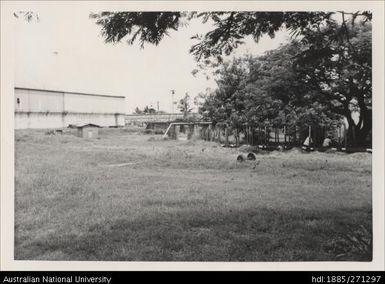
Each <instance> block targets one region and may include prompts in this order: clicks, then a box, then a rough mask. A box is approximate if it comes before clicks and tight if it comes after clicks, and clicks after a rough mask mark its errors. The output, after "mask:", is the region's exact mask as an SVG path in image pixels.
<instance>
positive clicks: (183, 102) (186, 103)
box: [178, 93, 192, 118]
mask: <svg viewBox="0 0 385 284" xmlns="http://www.w3.org/2000/svg"><path fill="white" fill-rule="evenodd" d="M178 109H179V110H180V112H182V113H183V117H184V118H186V117H187V115H188V114H189V113H190V112H191V111H192V108H191V103H190V96H189V94H188V93H186V94H185V96H184V97H183V98H182V99H180V101H179V104H178Z"/></svg>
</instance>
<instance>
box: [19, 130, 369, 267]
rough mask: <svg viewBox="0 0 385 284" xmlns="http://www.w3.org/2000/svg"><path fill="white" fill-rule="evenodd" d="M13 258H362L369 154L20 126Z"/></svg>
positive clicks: (366, 245)
mask: <svg viewBox="0 0 385 284" xmlns="http://www.w3.org/2000/svg"><path fill="white" fill-rule="evenodd" d="M15 145H16V153H15V155H16V203H15V208H16V210H15V259H17V260H104V261H109V260H117V261H134V260H135V261H312V260H313V261H315V260H317V261H336V260H341V261H343V260H358V261H369V260H371V257H372V247H371V238H372V236H371V232H372V223H371V215H372V210H371V208H372V205H371V197H372V193H371V185H372V181H371V155H370V154H366V153H356V154H350V155H347V154H343V153H334V154H328V153H310V154H308V153H306V154H305V153H300V152H299V151H296V150H292V151H288V152H285V153H281V152H272V153H271V154H267V155H258V157H257V160H256V161H248V162H243V163H239V162H237V161H236V156H237V154H238V150H237V149H229V148H222V147H220V146H219V145H217V144H215V143H213V142H204V141H165V140H161V139H160V136H151V135H143V134H138V133H134V132H133V131H127V130H124V129H102V130H101V134H100V139H95V140H87V139H82V138H78V137H76V136H74V135H73V133H64V134H63V135H46V134H45V132H44V131H42V130H40V131H37V130H18V131H16V137H15Z"/></svg>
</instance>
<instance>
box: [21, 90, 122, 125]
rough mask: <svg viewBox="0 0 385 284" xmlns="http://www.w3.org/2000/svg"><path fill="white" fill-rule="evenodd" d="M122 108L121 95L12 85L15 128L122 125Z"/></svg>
mask: <svg viewBox="0 0 385 284" xmlns="http://www.w3.org/2000/svg"><path fill="white" fill-rule="evenodd" d="M18 101H19V103H18ZM124 110H125V98H124V97H116V96H102V95H92V94H91V95H89V94H78V93H67V92H59V91H45V90H33V89H20V88H15V128H16V129H21V128H62V127H68V125H69V124H86V123H94V124H98V125H100V126H124Z"/></svg>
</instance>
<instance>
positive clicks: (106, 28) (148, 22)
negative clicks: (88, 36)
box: [90, 12, 183, 47]
mask: <svg viewBox="0 0 385 284" xmlns="http://www.w3.org/2000/svg"><path fill="white" fill-rule="evenodd" d="M182 14H183V13H180V12H101V13H92V14H91V15H90V17H91V18H93V19H96V23H97V24H98V25H101V26H102V35H103V36H104V37H105V41H106V42H113V43H116V42H119V41H121V40H122V39H123V38H124V37H126V36H130V37H129V38H128V39H127V43H129V44H133V43H134V42H135V40H138V41H139V42H140V46H141V47H143V46H144V43H145V42H148V43H152V44H155V45H157V44H159V42H160V41H161V40H162V39H163V37H164V36H165V35H168V33H169V30H177V29H178V28H179V26H180V25H181V24H182V23H181V21H180V19H181V16H182Z"/></svg>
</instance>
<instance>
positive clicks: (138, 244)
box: [15, 208, 372, 261]
mask: <svg viewBox="0 0 385 284" xmlns="http://www.w3.org/2000/svg"><path fill="white" fill-rule="evenodd" d="M371 215H372V214H371V210H370V209H368V208H350V209H343V210H342V209H341V210H335V211H317V210H302V209H291V210H273V209H269V208H256V209H248V210H235V209H232V210H228V211H224V210H219V209H218V210H208V209H207V210H206V211H199V212H197V211H186V210H184V211H176V212H172V213H170V212H169V213H160V214H154V215H152V216H149V217H146V218H142V219H137V220H131V221H129V218H124V217H122V218H119V219H115V220H111V222H108V223H98V224H93V225H91V226H89V227H88V228H87V230H85V231H83V232H82V234H77V235H75V234H59V233H57V232H53V233H50V234H48V235H47V236H45V237H44V238H42V239H39V240H32V241H30V242H29V243H27V242H24V243H23V244H16V245H15V259H17V260H23V259H27V260H33V259H39V260H91V261H92V260H100V261H370V260H371V259H372V242H371V239H372V234H371V232H372V224H371ZM357 224H360V225H357ZM16 233H17V232H16Z"/></svg>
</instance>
